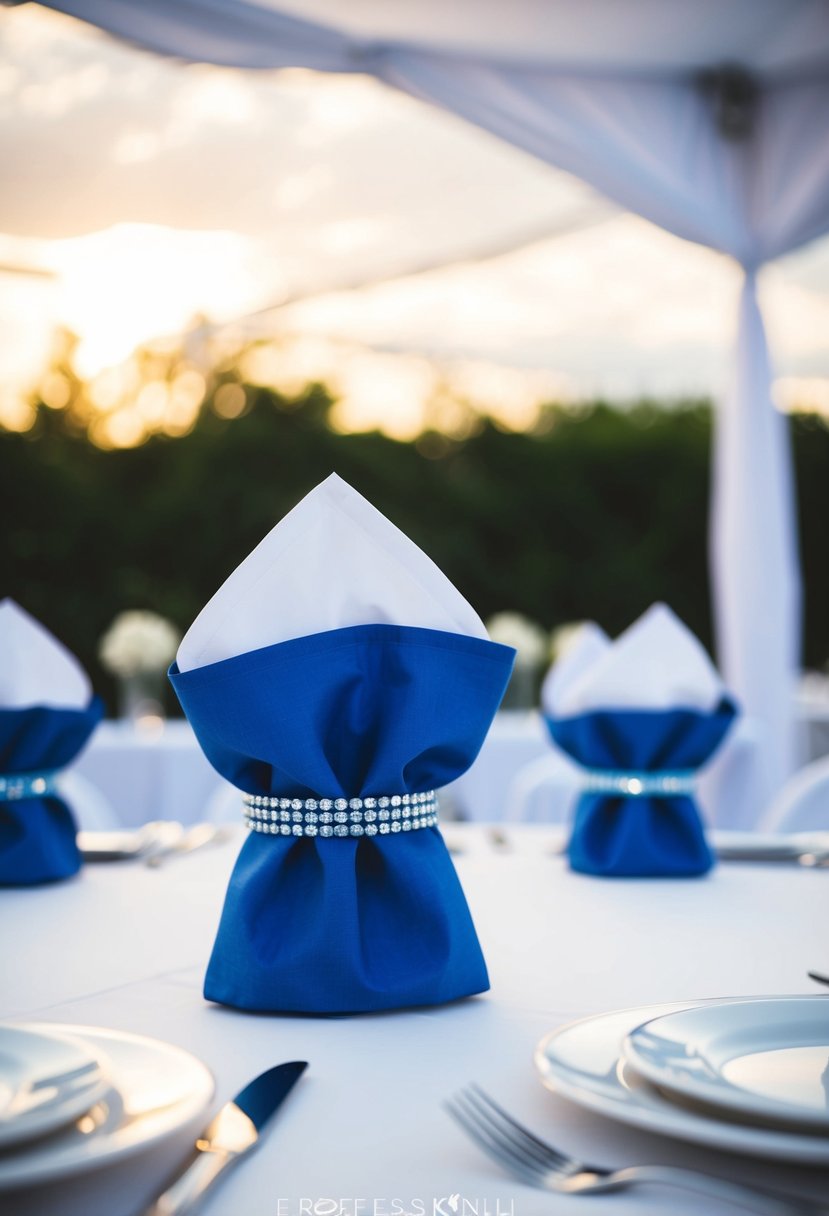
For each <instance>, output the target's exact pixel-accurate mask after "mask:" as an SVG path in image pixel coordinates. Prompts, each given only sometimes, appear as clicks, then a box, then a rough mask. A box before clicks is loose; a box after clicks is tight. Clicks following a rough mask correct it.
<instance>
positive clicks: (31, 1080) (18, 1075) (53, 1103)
mask: <svg viewBox="0 0 829 1216" xmlns="http://www.w3.org/2000/svg"><path fill="white" fill-rule="evenodd" d="M106 1088H107V1076H106V1064H105V1060H104V1058H103V1056H102V1055H101V1053H100V1052H98V1051H95V1050H93V1048H92V1047H91V1046H90V1045H89V1044H86V1043H81V1042H79V1041H78V1040H77V1039H74V1038H71V1037H69V1036H66V1035H59V1034H55V1033H53V1032H51V1031H49V1032H46V1031H43V1032H42V1033H41V1032H35V1031H33V1030H30V1029H28V1028H27V1027H24V1026H0V1149H5V1148H7V1147H9V1146H10V1145H12V1144H18V1143H20V1142H21V1141H23V1140H33V1139H35V1138H36V1137H38V1136H45V1135H47V1134H48V1133H49V1132H52V1131H54V1130H55V1128H56V1127H61V1126H63V1125H64V1124H67V1123H71V1122H72V1120H73V1119H76V1118H77V1117H78V1115H82V1114H84V1113H85V1112H86V1111H88V1110H89V1108H90V1107H91V1106H93V1105H94V1104H95V1103H96V1102H97V1101H98V1099H99V1098H100V1097H101V1096H102V1094H103V1093H104V1092H105V1090H106Z"/></svg>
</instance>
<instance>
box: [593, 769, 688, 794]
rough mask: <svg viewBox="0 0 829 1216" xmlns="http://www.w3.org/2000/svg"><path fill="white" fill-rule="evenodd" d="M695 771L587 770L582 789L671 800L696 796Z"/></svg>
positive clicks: (595, 792)
mask: <svg viewBox="0 0 829 1216" xmlns="http://www.w3.org/2000/svg"><path fill="white" fill-rule="evenodd" d="M695 786H696V774H695V773H693V772H687V771H682V772H679V771H677V772H655V773H654V772H651V773H647V772H643V773H616V772H612V771H611V770H609V769H585V771H584V774H583V785H582V788H583V789H585V790H587V791H589V792H590V793H594V794H620V795H621V796H622V797H623V798H639V797H649V798H671V797H672V796H674V795H677V794H693V792H694V788H695Z"/></svg>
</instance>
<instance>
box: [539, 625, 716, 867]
mask: <svg viewBox="0 0 829 1216" xmlns="http://www.w3.org/2000/svg"><path fill="white" fill-rule="evenodd" d="M542 703H543V710H544V714H545V718H546V721H547V726H548V728H549V730H550V734H551V735H552V737H553V739H554V740H555V742H556V743H557V744H558V746H559V747H561V748H562V750H563V751H565V752H566V753H567V754H568V755H569V756H571V757H572V758H573V759H574V760H576V761H577V762H578V763H579V764H580V765H581V766H582V767H583V768H584V769H585V770H587V771H586V773H585V787H586V788H585V791H584V792H583V793H582V795H581V797H580V799H579V802H578V805H577V807H576V814H575V821H574V825H573V831H572V836H571V838H570V844H569V847H568V853H569V857H570V864H571V866H572V867H573V869H574V870H579V871H581V872H583V873H586V874H602V875H609V876H610V875H613V876H630V877H635V876H647V875H654V876H656V875H665V876H671V875H673V876H683V875H689V876H690V875H696V874H704V873H706V872H707V871H708V870H709V869H710V868H711V866H712V865H713V856H712V854H711V851H710V849H709V847H708V844H707V842H706V839H705V834H704V832H703V828H702V824H701V821H700V817H699V812H698V809H697V806H696V802H695V801H694V796H693V784H694V776H695V774H696V772H697V770H698V769H699V768H700V767H701V766H702V765H703V764H705V763H706V762H707V761H708V760H709V759H710V758H711V756H712V755H713V754H714V752H715V751H716V749H717V747H718V746H719V745H720V743H721V742H722V740H723V739H724V737H725V735H726V733H727V732H728V729H729V727H730V726H731V723H732V722H733V720H734V718H735V715H736V712H737V711H736V706H735V704H734V702H733V701H732V700H731V699H730V697H728V696H727V695H726V693H725V689H724V688H723V685H722V681H721V680H720V677H719V675H718V674H717V672H716V670H715V668H714V666H713V664H712V663H711V660H710V659H709V657H708V655H707V654H706V652H705V650H704V648H703V647H702V646H701V644H700V643H699V642H698V641H697V639H696V638H695V637H694V636H693V634H692V633H690V631H689V630H688V629H687V628H686V627H685V625H683V623H682V622H681V621H680V620H679V618H678V617H676V616H675V615H674V613H673V612H671V610H670V608H668V607H666V606H665V605H664V604H654V605H653V606H652V607H651V608H649V609H648V610H647V612H645V613H644V615H643V616H641V617H640V618H639V620H638V621H636V622H635V623H634V624H633V625H631V626H630V628H629V629H627V630H626V631H625V632H624V633H623V634H621V635H620V636H619V637H618V638H617V639H616V641H615V642H611V641H610V640H609V639H608V638H607V636H606V635H605V634H604V633H603V632H602V631H601V630H600V629H598V627H596V626H592V627H591V628H590V629H588V630H585V631H583V633H582V635H581V636H580V637H579V638H578V639H577V640H576V641H575V643H574V644H573V646H572V647H571V648H570V649H569V650H568V651H567V653H566V655H565V656H564V657H563V658H562V660H561V661H560V662H559V663H557V664H556V665H555V667H554V668H553V669H552V670H551V672H550V673H549V674H548V676H547V679H546V680H545V682H544V687H543V689H542Z"/></svg>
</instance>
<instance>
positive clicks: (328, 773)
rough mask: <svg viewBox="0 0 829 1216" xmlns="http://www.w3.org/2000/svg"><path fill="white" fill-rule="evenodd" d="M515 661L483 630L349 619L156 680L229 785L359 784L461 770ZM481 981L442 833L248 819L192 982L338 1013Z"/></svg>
mask: <svg viewBox="0 0 829 1216" xmlns="http://www.w3.org/2000/svg"><path fill="white" fill-rule="evenodd" d="M514 657H515V652H514V651H513V650H512V649H510V648H509V647H506V646H499V645H496V644H495V643H493V642H489V641H485V640H483V639H481V638H474V637H469V636H466V635H461V634H455V633H444V632H442V631H439V630H433V629H420V628H413V627H408V626H400V625H380V624H375V625H355V626H350V627H348V628H343V629H334V630H331V631H328V632H324V633H317V634H313V635H311V636H308V637H302V638H296V639H293V640H291V641H287V642H281V643H278V644H277V645H274V646H268V647H265V648H264V649H262V650H256V651H251V652H249V653H247V654H242V655H239V656H237V657H235V658H231V659H225V660H222V661H220V662H217V663H212V664H209V665H208V666H205V667H198V668H194V669H192V670H190V671H186V672H179V670H178V668H177V666H176V664H173V666H172V668H171V669H170V678H171V681H172V683H173V686H174V687H175V690H176V693H177V694H178V697H179V700H180V701H181V704H182V707H183V709H184V712H185V713H186V714H187V717H188V718H189V720H190V723H191V725H192V726H193V729H194V731H195V732H196V735H197V736H198V739H199V742H200V744H201V746H202V748H203V749H204V752H205V755H206V756H207V758H208V760H210V762H211V763H212V764H213V766H214V768H216V769H217V770H218V771H219V772H220V773H221V774H222V775H223V776H225V777H227V778H228V780H230V781H232V782H233V783H234V784H235V785H237V786H239V788H240V789H242V790H245V791H247V792H248V793H251V794H270V795H279V796H290V797H298V798H308V797H331V798H335V797H345V798H348V797H368V796H379V795H383V794H396V793H401V794H402V793H418V792H421V791H423V790H427V789H432V788H436V787H439V786H442V785H445V784H446V783H447V782H449V781H452V780H453V779H454V778H455V777H458V776H459V775H460V774H461V773H463V772H464V771H465V770H466V769H467V768H468V767H469V765H470V764H471V763H472V761H473V760H474V759H475V757H476V755H477V754H478V751H479V749H480V747H481V744H482V743H483V740H484V737H485V736H486V733H487V730H488V729H489V726H490V723H491V721H492V718H493V716H494V714H495V711H496V710H497V708H498V705H499V703H500V700H501V697H502V696H503V693H504V689H505V688H506V685H507V681H508V680H509V676H510V673H511V670H512V664H513V660H514ZM240 804H241V799H240ZM240 814H241V806H240ZM488 987H489V980H488V977H487V972H486V966H485V964H484V960H483V956H482V954H481V949H480V946H479V944H478V939H477V936H476V934H475V929H474V926H473V924H472V919H471V917H470V914H469V909H468V907H467V904H466V900H465V899H464V895H463V891H462V890H461V886H460V883H459V881H458V878H457V875H456V873H455V869H454V867H453V865H452V862H451V859H450V857H449V854H448V852H447V849H446V846H445V844H444V842H443V838H442V836H441V834H440V832H439V831H438V829H437V828H421V829H418V830H415V831H410V832H407V833H405V834H404V833H399V834H396V835H391V834H389V835H385V836H380V835H377V836H372V837H362V838H360V839H355V838H342V839H340V838H329V839H322V838H320V837H314V838H310V837H283V836H271V835H265V834H262V833H258V832H251V833H250V835H249V837H248V839H247V841H246V842H245V844H244V846H243V848H242V852H241V854H240V856H239V859H238V861H237V864H236V867H235V869H234V872H233V875H232V877H231V881H230V885H229V888H228V892H227V897H226V900H225V905H224V910H223V912H222V917H221V922H220V925H219V931H218V935H217V937H216V942H215V945H214V948H213V954H212V957H211V959H210V964H209V967H208V970H207V976H206V979H205V988H204V991H205V996H206V997H207V998H208V1000H213V1001H218V1002H220V1003H222V1004H226V1005H233V1006H236V1007H238V1008H241V1009H250V1010H269V1011H286V1012H287V1011H291V1012H301V1013H350V1012H358V1011H366V1010H378V1009H390V1008H399V1007H403V1006H407V1005H432V1004H438V1003H441V1002H444V1001H450V1000H454V999H456V998H458V997H463V996H468V995H471V994H472V993H476V992H482V991H485V990H486V989H487V988H488Z"/></svg>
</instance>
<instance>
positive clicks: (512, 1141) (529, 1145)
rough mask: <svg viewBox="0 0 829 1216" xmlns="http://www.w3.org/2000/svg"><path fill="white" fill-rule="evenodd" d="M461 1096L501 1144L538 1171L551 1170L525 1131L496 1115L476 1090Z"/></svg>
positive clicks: (544, 1157)
mask: <svg viewBox="0 0 829 1216" xmlns="http://www.w3.org/2000/svg"><path fill="white" fill-rule="evenodd" d="M460 1096H461V1097H462V1098H464V1099H465V1100H466V1102H467V1103H469V1105H470V1107H471V1108H472V1112H474V1116H475V1118H476V1120H477V1122H478V1123H479V1124H481V1123H482V1124H483V1125H484V1126H485V1127H486V1128H487V1129H488V1131H489V1133H490V1135H491V1136H493V1137H494V1138H495V1139H497V1140H498V1141H499V1143H501V1144H503V1145H507V1146H509V1149H510V1151H511V1152H512V1153H514V1154H515V1153H517V1154H519V1155H520V1156H521V1157H522V1158H523V1159H524V1160H525V1161H526V1162H527V1164H528V1165H530V1166H531V1167H532V1168H533V1169H535V1170H536V1171H541V1172H542V1173H543V1172H546V1171H547V1170H548V1169H550V1168H551V1163H550V1161H549V1160H548V1158H547V1156H546V1155H545V1154H544V1153H542V1152H541V1151H540V1150H539V1149H538V1148H536V1146H535V1144H534V1143H533V1141H532V1139H531V1138H530V1137H529V1136H527V1135H525V1134H522V1133H523V1129H521V1131H520V1132H516V1131H515V1130H514V1128H513V1126H512V1121H511V1120H509V1121H508V1120H504V1119H502V1118H501V1116H500V1114H499V1113H494V1112H493V1111H492V1110H491V1109H490V1107H489V1106H488V1105H487V1104H486V1103H485V1102H484V1101H482V1099H481V1097H480V1096H479V1095H478V1093H476V1091H475V1089H474V1088H472V1087H470V1088H469V1089H467V1090H465V1091H464V1092H463V1093H462V1094H461V1095H460ZM470 1113H471V1112H470ZM553 1168H554V1166H553Z"/></svg>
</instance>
